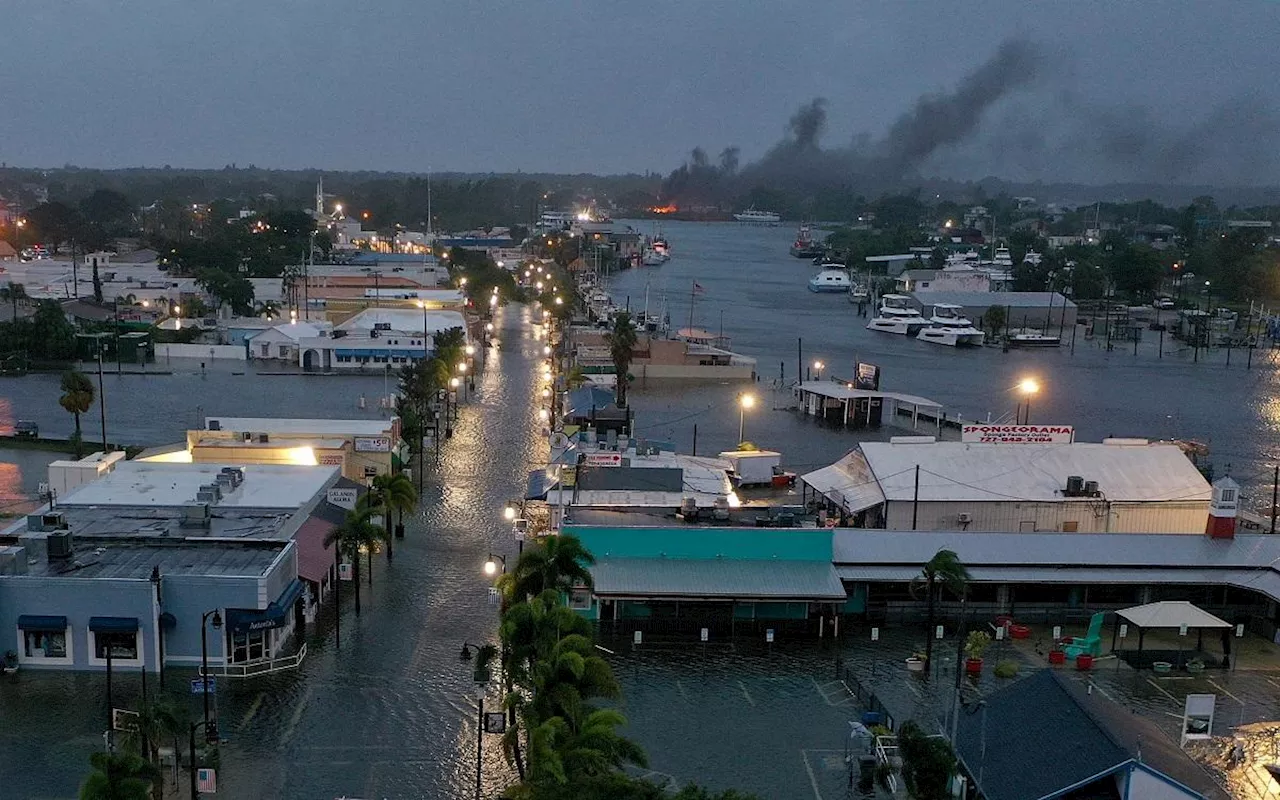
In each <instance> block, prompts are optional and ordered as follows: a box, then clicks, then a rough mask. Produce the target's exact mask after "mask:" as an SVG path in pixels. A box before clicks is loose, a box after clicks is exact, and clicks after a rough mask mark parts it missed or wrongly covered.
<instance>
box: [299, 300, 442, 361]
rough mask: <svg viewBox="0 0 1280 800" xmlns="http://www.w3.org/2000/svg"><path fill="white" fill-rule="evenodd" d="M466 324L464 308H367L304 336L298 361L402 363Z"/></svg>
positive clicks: (424, 354) (422, 355) (424, 353)
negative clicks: (316, 333) (327, 328)
mask: <svg viewBox="0 0 1280 800" xmlns="http://www.w3.org/2000/svg"><path fill="white" fill-rule="evenodd" d="M466 324H467V323H466V318H465V317H463V315H462V313H461V312H459V311H451V310H430V309H427V308H425V307H424V308H421V309H416V308H366V309H364V310H363V311H361V312H359V313H358V314H356V315H355V316H353V317H351V318H350V319H348V320H346V321H345V322H343V323H341V324H339V325H336V326H335V327H334V329H333V331H332V333H330V334H329V335H320V336H312V337H302V338H301V339H299V340H298V354H299V355H298V359H299V362H298V363H299V364H300V366H302V367H303V369H323V370H329V369H362V368H367V367H370V366H372V367H373V368H375V369H398V368H399V367H398V365H401V364H407V363H409V362H410V361H415V360H418V359H422V358H426V357H427V356H428V355H429V354H430V352H431V350H432V348H433V347H434V337H435V335H436V334H439V333H442V332H444V331H447V330H452V329H453V328H460V329H462V330H463V331H466Z"/></svg>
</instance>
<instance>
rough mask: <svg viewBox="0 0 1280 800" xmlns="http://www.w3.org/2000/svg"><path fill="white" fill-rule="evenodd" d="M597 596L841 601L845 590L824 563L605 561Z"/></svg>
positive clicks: (595, 574)
mask: <svg viewBox="0 0 1280 800" xmlns="http://www.w3.org/2000/svg"><path fill="white" fill-rule="evenodd" d="M591 577H592V580H593V582H594V583H595V589H594V592H595V594H596V595H597V596H598V597H630V598H639V599H650V598H652V599H657V600H666V599H670V600H674V599H701V600H776V601H784V600H796V601H832V602H834V601H843V600H845V599H846V595H845V591H844V585H843V584H842V583H841V582H840V578H839V576H837V575H836V571H835V568H834V567H832V566H831V564H829V563H826V562H822V561H781V560H734V559H721V558H706V559H695V558H688V559H676V558H602V559H600V560H599V561H597V562H596V563H595V565H594V566H592V567H591Z"/></svg>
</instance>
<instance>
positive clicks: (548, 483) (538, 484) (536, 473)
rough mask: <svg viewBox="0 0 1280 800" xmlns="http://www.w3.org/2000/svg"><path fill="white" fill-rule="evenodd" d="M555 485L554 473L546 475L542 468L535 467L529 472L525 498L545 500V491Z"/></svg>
mask: <svg viewBox="0 0 1280 800" xmlns="http://www.w3.org/2000/svg"><path fill="white" fill-rule="evenodd" d="M555 485H556V478H555V476H554V475H548V474H547V471H546V470H544V469H535V470H533V471H532V472H530V473H529V486H528V488H527V489H526V490H525V493H524V499H525V500H546V499H547V492H549V491H551V487H553V486H555Z"/></svg>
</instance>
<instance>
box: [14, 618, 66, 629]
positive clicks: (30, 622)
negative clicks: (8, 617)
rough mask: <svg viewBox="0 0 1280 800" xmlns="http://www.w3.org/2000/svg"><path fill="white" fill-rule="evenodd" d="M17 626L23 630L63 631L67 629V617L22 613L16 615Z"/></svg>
mask: <svg viewBox="0 0 1280 800" xmlns="http://www.w3.org/2000/svg"><path fill="white" fill-rule="evenodd" d="M18 627H19V628H21V629H22V630H24V631H65V630H66V629H67V618H66V617H42V616H39V615H36V614H23V615H22V616H20V617H18Z"/></svg>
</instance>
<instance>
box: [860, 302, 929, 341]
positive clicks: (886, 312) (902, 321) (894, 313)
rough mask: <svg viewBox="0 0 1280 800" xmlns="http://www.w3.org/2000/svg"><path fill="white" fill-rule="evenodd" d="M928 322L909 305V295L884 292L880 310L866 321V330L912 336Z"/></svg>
mask: <svg viewBox="0 0 1280 800" xmlns="http://www.w3.org/2000/svg"><path fill="white" fill-rule="evenodd" d="M928 324H929V321H928V320H926V319H925V318H924V317H923V316H921V315H920V312H919V311H918V310H916V309H915V308H914V307H913V306H912V305H911V298H910V297H907V296H906V295H905V294H886V295H883V296H881V298H880V310H879V311H878V312H877V315H876V316H875V317H874V318H872V320H871V321H870V322H868V323H867V330H869V331H880V332H881V333H896V334H899V335H902V336H914V335H915V334H917V333H919V331H920V329H922V328H923V327H924V326H925V325H928Z"/></svg>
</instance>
